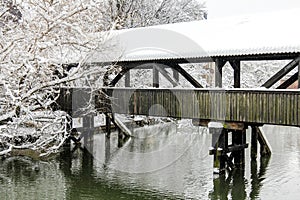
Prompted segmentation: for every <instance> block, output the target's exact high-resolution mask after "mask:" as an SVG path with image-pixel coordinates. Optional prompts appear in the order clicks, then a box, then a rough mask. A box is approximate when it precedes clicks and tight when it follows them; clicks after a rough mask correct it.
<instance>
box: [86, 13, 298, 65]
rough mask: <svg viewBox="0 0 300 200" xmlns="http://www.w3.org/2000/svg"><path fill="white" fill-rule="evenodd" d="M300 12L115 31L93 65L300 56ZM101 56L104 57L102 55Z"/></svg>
mask: <svg viewBox="0 0 300 200" xmlns="http://www.w3.org/2000/svg"><path fill="white" fill-rule="evenodd" d="M299 22H300V10H299V9H294V10H286V11H281V12H274V13H264V14H259V15H252V16H239V17H231V18H226V19H218V20H217V19H215V20H202V21H193V22H185V23H177V24H168V25H159V26H152V27H145V28H134V29H126V30H121V31H114V32H113V33H112V36H113V37H112V39H111V40H110V41H111V42H112V43H111V44H113V45H114V46H113V47H112V49H113V50H112V49H110V52H109V54H107V55H106V56H105V57H103V56H100V55H99V54H95V55H94V56H93V57H92V59H93V61H95V60H96V61H102V62H103V61H104V60H105V61H146V60H164V59H181V58H184V59H189V58H210V57H220V56H242V55H258V54H282V53H300V23H299ZM102 55H104V54H102Z"/></svg>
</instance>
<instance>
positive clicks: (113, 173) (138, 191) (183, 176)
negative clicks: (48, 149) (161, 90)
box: [60, 125, 269, 199]
mask: <svg viewBox="0 0 300 200" xmlns="http://www.w3.org/2000/svg"><path fill="white" fill-rule="evenodd" d="M195 130H197V129H196V128H194V129H193V131H195ZM141 131H143V130H141ZM190 131H192V130H190ZM167 132H169V133H167ZM172 132H173V134H174V135H172ZM161 134H162V135H165V134H166V136H165V137H167V138H168V137H169V139H171V140H175V141H178V143H177V145H178V146H177V148H178V150H177V151H181V150H182V149H181V148H180V146H181V145H182V146H186V144H181V145H180V143H181V141H182V139H181V138H180V137H179V138H176V137H178V133H176V130H169V128H168V125H167V126H164V130H162V131H161ZM188 135H191V134H184V135H183V136H184V137H187V136H188ZM207 136H208V135H207V134H203V133H201V131H200V132H198V133H195V132H194V133H193V142H192V144H190V146H189V148H188V151H189V152H188V153H186V152H180V153H183V154H185V155H184V156H182V157H180V159H179V160H178V163H173V165H170V166H165V169H160V170H158V171H154V172H151V173H138V170H136V169H137V168H136V167H135V166H134V165H137V164H138V163H140V164H141V162H144V160H142V159H141V157H139V156H138V155H139V154H143V153H145V151H153V150H155V149H156V148H155V146H156V145H157V144H158V143H160V138H155V137H154V138H153V136H151V135H148V136H147V137H145V138H142V140H143V141H147V140H155V141H152V144H153V145H148V146H147V145H146V146H145V145H142V144H141V143H140V142H139V143H136V142H134V141H131V140H129V141H127V142H126V145H125V146H123V147H118V141H117V133H112V135H111V138H108V137H106V136H105V135H104V134H100V135H99V134H98V135H95V138H94V142H93V144H94V145H85V146H86V148H84V149H81V150H80V149H78V148H77V149H75V150H74V151H72V149H70V148H68V147H67V148H65V151H64V152H62V153H61V161H62V162H61V164H60V169H61V170H62V171H63V172H64V173H65V176H66V177H68V180H67V182H68V184H69V185H68V187H67V188H68V190H67V196H68V197H70V198H75V197H78V196H84V195H87V196H89V197H90V198H109V199H115V198H122V199H132V198H133V199H134V198H139V199H149V198H151V199H161V198H168V199H182V198H195V197H199V198H201V199H204V198H205V199H207V198H209V199H227V198H228V197H229V196H231V197H232V199H248V198H249V197H250V199H256V198H257V197H259V193H260V190H261V188H262V187H263V183H262V181H263V180H264V178H265V173H266V169H267V167H268V163H269V158H264V157H262V158H261V159H260V161H259V162H258V163H259V167H258V168H257V165H258V164H257V161H256V160H252V161H251V166H250V169H251V172H250V174H251V175H250V176H251V177H250V179H248V180H247V179H246V177H245V170H239V169H236V170H233V171H231V172H230V173H229V174H228V175H227V176H226V175H225V174H224V175H220V176H218V177H217V178H214V179H213V178H212V176H211V173H210V163H209V162H207V161H208V160H209V158H208V157H207V156H206V157H205V156H204V157H202V159H199V152H198V153H197V155H194V154H195V153H193V152H195V151H196V150H197V149H199V147H200V146H201V145H203V144H204V145H206V146H205V147H204V148H203V155H205V152H207V150H208V148H209V145H208V144H207V142H208V141H209V139H210V138H209V137H207ZM190 139H192V138H190ZM200 142H201V143H200ZM138 144H139V146H138ZM167 144H168V141H165V143H164V144H161V145H163V146H164V145H167ZM103 145H104V146H103ZM99 146H101V147H100V148H98V147H99ZM103 151H104V152H105V153H104V152H103ZM122 151H131V153H132V154H131V155H129V154H127V155H125V156H124V154H122V153H121V152H122ZM174 152H175V151H170V152H168V154H164V153H161V154H160V156H159V158H158V160H163V159H166V157H165V156H166V155H169V156H172V154H174ZM192 155H193V157H194V158H192V157H191V156H192ZM156 157H158V156H156ZM122 158H123V160H127V162H128V163H131V164H132V165H131V166H129V167H132V170H133V171H134V170H136V172H137V173H127V172H126V171H127V170H128V169H129V168H126V167H124V168H122V166H121V165H120V166H118V164H117V163H118V162H119V161H120V160H122ZM153 162H156V161H155V160H154V157H153V159H149V160H148V161H147V162H146V163H144V164H145V165H149V163H153ZM157 162H158V163H159V161H157ZM128 163H123V165H126V164H128ZM191 164H192V165H191ZM129 171H130V169H129ZM174 171H176V175H174ZM189 175H191V176H192V177H189ZM198 176H200V177H202V179H201V180H199V182H197V181H196V180H195V179H196V178H197V177H198ZM204 177H205V178H204ZM198 178H199V177H198ZM210 181H213V187H212V188H211V182H210ZM191 184H192V185H193V187H192V186H191V187H192V188H189V189H188V188H186V186H187V185H191ZM207 188H209V189H210V191H209V192H208V191H207ZM185 190H191V191H185ZM189 195H191V196H189ZM207 195H208V196H207Z"/></svg>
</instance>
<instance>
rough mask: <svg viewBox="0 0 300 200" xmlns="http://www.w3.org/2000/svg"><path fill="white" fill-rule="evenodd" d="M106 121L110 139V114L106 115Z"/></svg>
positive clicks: (107, 133) (107, 134)
mask: <svg viewBox="0 0 300 200" xmlns="http://www.w3.org/2000/svg"><path fill="white" fill-rule="evenodd" d="M105 116H106V117H105V119H106V120H105V121H106V136H107V137H108V138H109V137H110V133H111V119H110V117H109V114H108V113H106V115H105Z"/></svg>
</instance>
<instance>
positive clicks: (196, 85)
mask: <svg viewBox="0 0 300 200" xmlns="http://www.w3.org/2000/svg"><path fill="white" fill-rule="evenodd" d="M168 65H169V66H170V67H171V68H173V69H175V70H177V71H178V72H179V73H180V74H181V75H182V76H183V77H184V78H186V80H188V81H189V82H190V83H191V84H192V85H193V86H194V87H195V88H203V86H202V85H201V84H200V83H199V82H198V81H197V80H196V79H194V77H192V76H191V75H190V74H189V73H188V72H187V71H185V70H184V69H183V68H182V67H181V66H180V65H179V64H177V63H173V62H172V63H168Z"/></svg>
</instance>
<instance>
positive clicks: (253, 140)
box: [251, 126, 257, 160]
mask: <svg viewBox="0 0 300 200" xmlns="http://www.w3.org/2000/svg"><path fill="white" fill-rule="evenodd" d="M256 128H257V127H255V126H253V127H251V159H253V160H254V159H255V160H256V158H257V130H256Z"/></svg>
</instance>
